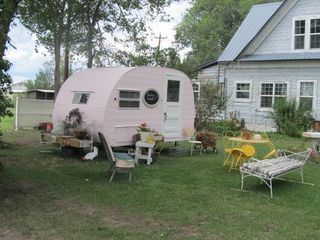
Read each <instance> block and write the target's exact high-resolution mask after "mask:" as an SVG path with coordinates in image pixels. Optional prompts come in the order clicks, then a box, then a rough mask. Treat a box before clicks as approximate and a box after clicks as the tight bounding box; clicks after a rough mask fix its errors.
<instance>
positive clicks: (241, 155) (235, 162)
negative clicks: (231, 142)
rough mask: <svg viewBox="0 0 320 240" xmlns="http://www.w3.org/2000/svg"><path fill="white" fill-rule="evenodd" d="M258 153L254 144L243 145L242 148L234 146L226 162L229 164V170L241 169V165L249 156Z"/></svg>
mask: <svg viewBox="0 0 320 240" xmlns="http://www.w3.org/2000/svg"><path fill="white" fill-rule="evenodd" d="M255 154H256V149H255V148H254V147H253V146H252V145H249V144H247V145H243V146H241V147H240V148H232V149H231V152H230V154H229V157H228V158H227V160H226V162H227V164H225V165H229V166H230V168H229V172H230V171H231V170H232V169H239V168H240V166H242V164H243V163H244V162H245V161H246V160H247V159H249V158H251V157H253V156H254V155H255Z"/></svg>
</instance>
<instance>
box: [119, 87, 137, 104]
mask: <svg viewBox="0 0 320 240" xmlns="http://www.w3.org/2000/svg"><path fill="white" fill-rule="evenodd" d="M139 107H140V92H139V91H129V90H120V91H119V108H139Z"/></svg>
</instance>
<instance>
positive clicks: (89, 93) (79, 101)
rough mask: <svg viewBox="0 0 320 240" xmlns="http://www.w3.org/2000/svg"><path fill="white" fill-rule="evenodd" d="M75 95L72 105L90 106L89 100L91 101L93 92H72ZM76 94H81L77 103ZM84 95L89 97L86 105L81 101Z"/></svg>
mask: <svg viewBox="0 0 320 240" xmlns="http://www.w3.org/2000/svg"><path fill="white" fill-rule="evenodd" d="M72 93H73V97H72V101H71V103H72V104H81V105H86V104H88V102H89V100H90V95H91V94H92V92H88V91H72ZM76 94H80V97H79V98H78V99H79V100H78V101H77V102H75V101H74V100H75V96H76ZM82 95H88V97H87V101H86V102H85V103H84V102H81V99H82Z"/></svg>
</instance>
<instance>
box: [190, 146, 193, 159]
mask: <svg viewBox="0 0 320 240" xmlns="http://www.w3.org/2000/svg"><path fill="white" fill-rule="evenodd" d="M192 150H193V144H192V143H191V148H190V155H191V156H192Z"/></svg>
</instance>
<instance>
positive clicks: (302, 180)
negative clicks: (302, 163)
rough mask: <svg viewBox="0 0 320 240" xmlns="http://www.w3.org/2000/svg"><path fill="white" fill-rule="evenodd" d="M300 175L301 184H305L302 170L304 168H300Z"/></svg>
mask: <svg viewBox="0 0 320 240" xmlns="http://www.w3.org/2000/svg"><path fill="white" fill-rule="evenodd" d="M300 174H301V182H303V183H304V179H303V169H302V168H300Z"/></svg>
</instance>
